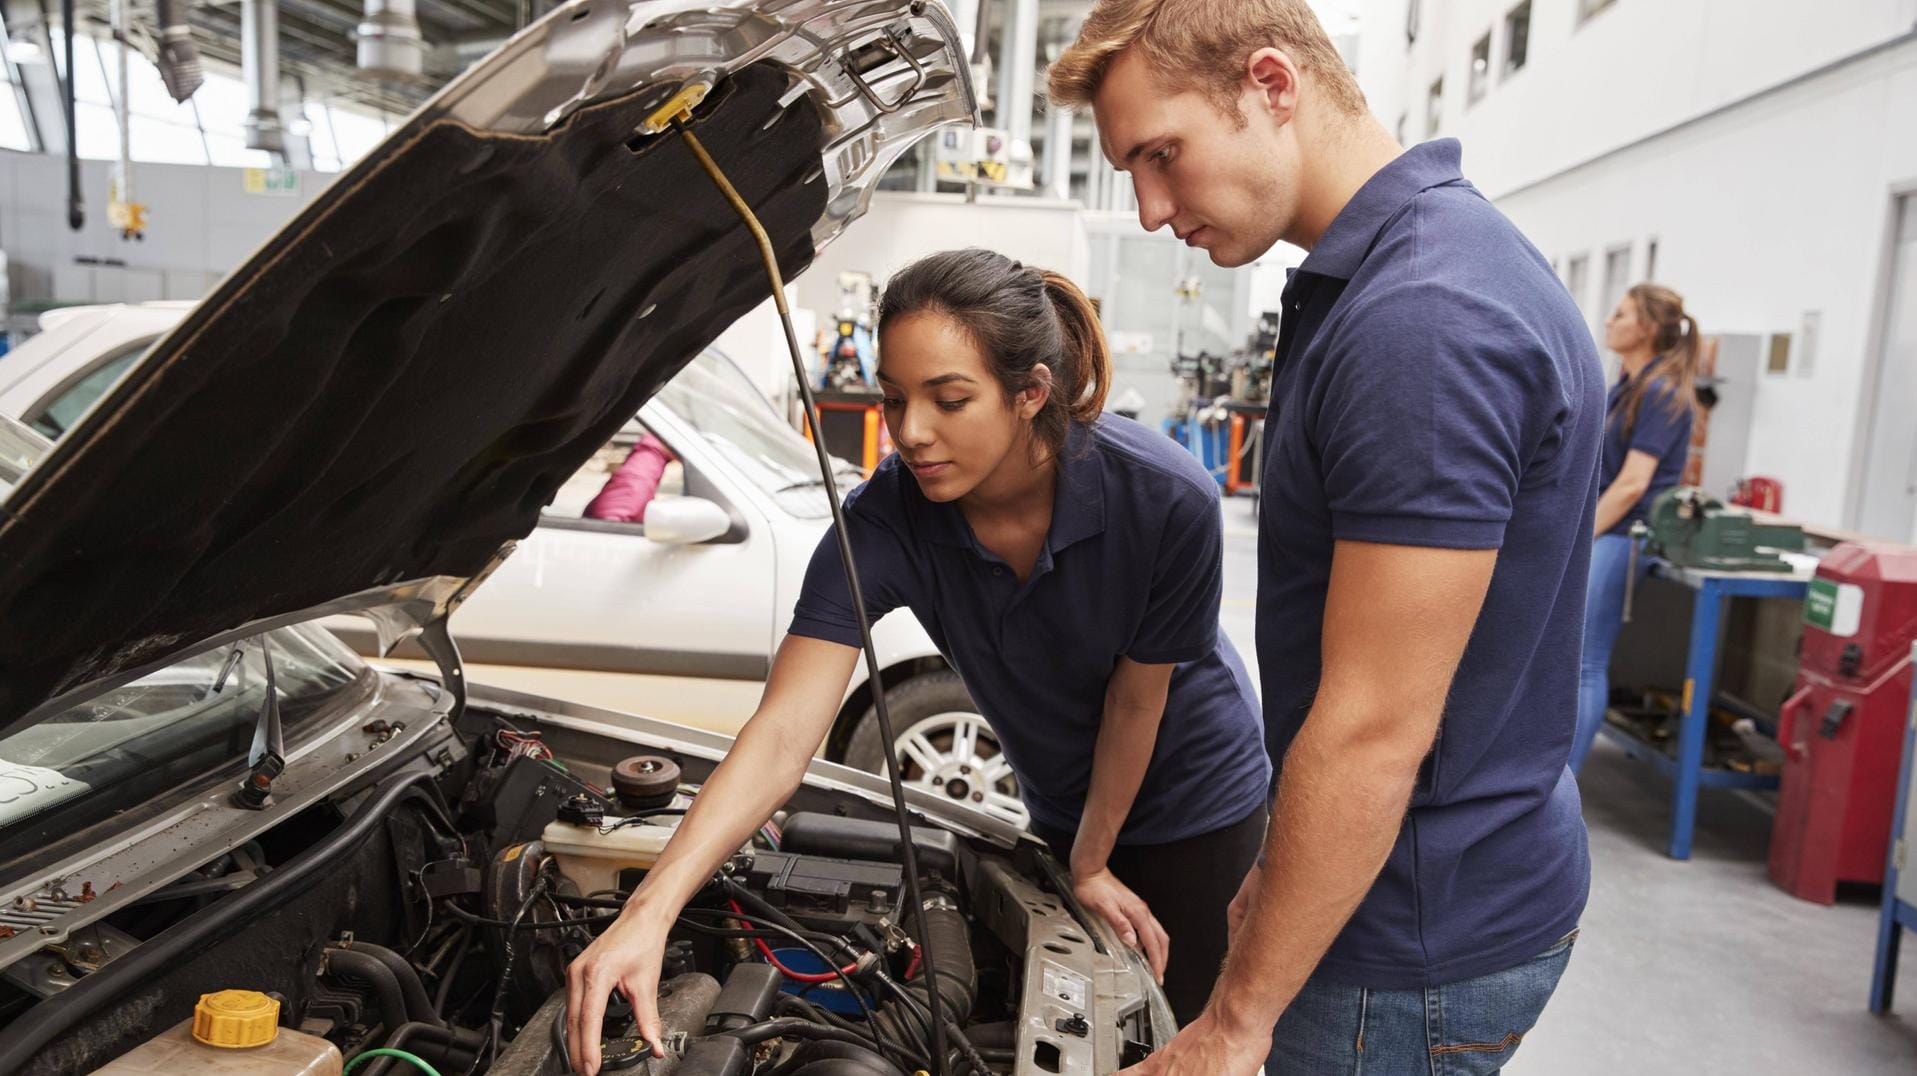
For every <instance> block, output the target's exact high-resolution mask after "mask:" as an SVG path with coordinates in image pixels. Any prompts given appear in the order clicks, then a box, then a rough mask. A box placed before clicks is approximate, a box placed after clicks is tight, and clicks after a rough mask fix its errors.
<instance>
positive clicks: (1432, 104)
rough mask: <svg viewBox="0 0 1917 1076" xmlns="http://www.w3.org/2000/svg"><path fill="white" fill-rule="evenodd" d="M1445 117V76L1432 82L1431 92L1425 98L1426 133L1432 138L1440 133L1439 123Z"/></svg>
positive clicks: (1426, 135) (1427, 136)
mask: <svg viewBox="0 0 1917 1076" xmlns="http://www.w3.org/2000/svg"><path fill="white" fill-rule="evenodd" d="M1443 119H1444V78H1443V76H1440V77H1439V78H1438V81H1436V82H1433V83H1432V84H1431V92H1430V94H1429V95H1427V96H1426V97H1425V100H1424V135H1425V137H1426V138H1430V137H1432V136H1433V135H1436V134H1437V133H1438V124H1439V122H1440V121H1442V120H1443Z"/></svg>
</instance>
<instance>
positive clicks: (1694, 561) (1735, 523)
mask: <svg viewBox="0 0 1917 1076" xmlns="http://www.w3.org/2000/svg"><path fill="white" fill-rule="evenodd" d="M1631 534H1632V536H1633V537H1641V538H1646V539H1647V540H1646V541H1645V542H1644V551H1645V552H1646V553H1648V554H1650V555H1652V556H1656V557H1662V558H1664V559H1665V560H1666V561H1669V562H1670V563H1672V564H1676V565H1679V566H1681V567H1685V568H1702V569H1705V570H1708V571H1714V572H1788V571H1790V570H1791V565H1790V562H1788V561H1786V560H1785V559H1784V558H1783V557H1781V556H1779V555H1778V551H1780V550H1787V551H1790V552H1794V553H1801V552H1803V550H1804V529H1803V528H1802V527H1799V526H1797V525H1796V524H1794V523H1759V522H1757V521H1756V520H1755V519H1753V518H1751V514H1750V513H1749V512H1748V511H1746V510H1744V509H1742V508H1732V507H1729V506H1727V505H1725V504H1724V502H1723V501H1720V500H1718V499H1717V498H1715V497H1713V496H1711V495H1710V494H1708V493H1706V492H1704V491H1703V490H1701V489H1698V488H1696V487H1695V486H1679V487H1678V488H1676V489H1673V490H1670V491H1668V492H1666V493H1664V494H1663V495H1661V496H1659V497H1658V499H1657V500H1656V501H1655V502H1653V503H1652V505H1651V518H1650V522H1649V525H1648V526H1646V525H1645V524H1644V523H1639V524H1637V525H1636V526H1635V527H1633V528H1632V529H1631Z"/></svg>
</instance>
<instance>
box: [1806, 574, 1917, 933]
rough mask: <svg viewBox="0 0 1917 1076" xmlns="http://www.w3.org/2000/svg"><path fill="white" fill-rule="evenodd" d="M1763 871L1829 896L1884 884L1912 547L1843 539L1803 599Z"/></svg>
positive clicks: (1906, 666) (1912, 620)
mask: <svg viewBox="0 0 1917 1076" xmlns="http://www.w3.org/2000/svg"><path fill="white" fill-rule="evenodd" d="M1804 623H1805V627H1804V637H1803V641H1802V654H1801V659H1800V661H1799V664H1798V673H1797V683H1796V686H1795V690H1793V691H1792V693H1791V697H1790V699H1789V701H1787V702H1786V703H1785V704H1784V707H1783V710H1782V712H1781V713H1780V714H1779V719H1778V725H1777V739H1778V743H1779V744H1781V745H1782V746H1783V748H1784V767H1783V773H1782V774H1781V776H1780V784H1779V791H1778V803H1777V818H1776V821H1775V823H1774V824H1773V827H1772V830H1771V849H1770V875H1771V879H1772V880H1773V881H1775V882H1776V883H1777V884H1778V885H1780V886H1782V887H1783V888H1784V889H1785V890H1787V891H1789V892H1790V893H1792V894H1793V895H1795V896H1798V897H1801V898H1803V899H1804V900H1810V901H1816V902H1818V903H1822V904H1830V903H1832V902H1833V901H1834V900H1835V899H1836V894H1837V884H1838V883H1839V882H1866V883H1881V882H1882V881H1883V880H1884V847H1885V844H1886V842H1887V841H1888V840H1889V839H1890V819H1891V811H1892V808H1893V803H1892V801H1893V800H1894V799H1895V797H1896V788H1897V760H1898V757H1899V752H1900V750H1901V745H1902V743H1903V731H1904V713H1905V708H1906V705H1907V704H1908V702H1909V700H1910V691H1911V640H1912V638H1913V637H1917V549H1914V548H1911V547H1908V546H1894V545H1877V544H1861V543H1855V542H1845V543H1843V544H1842V545H1839V546H1837V547H1836V548H1835V549H1833V550H1831V552H1830V553H1829V554H1827V555H1826V556H1825V557H1824V559H1823V561H1822V563H1821V564H1819V566H1818V569H1817V577H1816V578H1815V579H1814V580H1812V582H1811V584H1810V591H1809V594H1808V595H1807V596H1806V597H1805V600H1804Z"/></svg>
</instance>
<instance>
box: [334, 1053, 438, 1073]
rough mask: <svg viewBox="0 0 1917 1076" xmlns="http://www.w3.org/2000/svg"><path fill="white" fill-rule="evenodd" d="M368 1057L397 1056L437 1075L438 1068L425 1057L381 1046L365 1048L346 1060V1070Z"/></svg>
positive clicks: (422, 1070) (426, 1071) (356, 1065)
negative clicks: (429, 1063) (378, 1047)
mask: <svg viewBox="0 0 1917 1076" xmlns="http://www.w3.org/2000/svg"><path fill="white" fill-rule="evenodd" d="M369 1057H397V1058H399V1059H400V1060H401V1061H409V1062H411V1063H412V1064H413V1066H414V1067H416V1068H418V1069H419V1070H420V1071H421V1072H424V1073H426V1074H427V1076H439V1070H438V1069H436V1068H434V1067H433V1066H431V1065H428V1064H427V1063H426V1060H425V1058H422V1057H419V1056H417V1055H415V1054H409V1053H407V1052H406V1051H404V1050H388V1049H383V1048H382V1049H378V1050H367V1051H365V1052H364V1053H362V1054H360V1055H359V1056H358V1057H355V1058H354V1059H352V1060H351V1061H348V1062H347V1063H346V1072H352V1071H353V1070H354V1069H356V1068H358V1067H359V1063H360V1062H362V1061H364V1060H366V1059H367V1058H369ZM341 1076H345V1073H342V1074H341Z"/></svg>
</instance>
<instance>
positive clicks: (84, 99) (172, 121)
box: [49, 30, 217, 164]
mask: <svg viewBox="0 0 1917 1076" xmlns="http://www.w3.org/2000/svg"><path fill="white" fill-rule="evenodd" d="M49 33H50V34H51V37H52V40H53V55H54V61H55V64H56V65H57V66H59V67H60V68H62V69H63V68H64V66H65V63H66V38H65V36H64V34H63V32H62V31H59V30H52V31H49ZM119 62H120V46H119V45H118V43H116V42H113V41H100V40H98V39H96V38H92V37H82V38H80V39H79V40H77V41H75V42H74V43H73V67H74V72H75V77H74V83H73V93H74V98H75V100H76V102H77V104H76V107H75V110H74V111H75V123H76V125H77V126H78V138H77V143H78V146H79V150H80V156H82V157H88V158H92V159H94V160H117V159H119V156H120V123H119V120H118V119H117V118H116V117H115V116H114V112H113V109H114V103H115V102H116V101H117V100H118V97H119V93H120V75H119ZM126 74H127V128H128V130H127V140H128V143H129V147H128V148H129V149H130V150H131V151H132V154H133V159H134V160H136V161H160V162H163V163H168V164H205V163H206V142H205V140H204V139H203V138H202V137H201V135H200V121H199V116H198V114H197V112H196V111H195V106H194V102H193V101H188V102H186V103H185V104H179V103H176V102H175V101H174V100H173V98H172V97H171V96H170V95H169V94H168V93H167V92H166V84H165V83H164V82H162V81H161V79H160V73H159V71H158V70H156V69H155V68H154V67H153V65H152V64H151V63H149V62H147V59H146V57H144V56H142V55H140V51H139V50H138V49H132V50H130V51H128V53H127V72H126ZM216 77H217V76H215V75H212V74H210V73H209V74H208V75H207V79H208V81H212V80H213V79H214V78H216Z"/></svg>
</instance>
